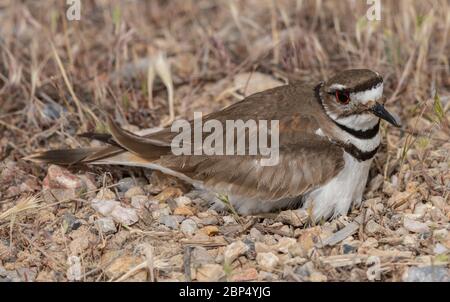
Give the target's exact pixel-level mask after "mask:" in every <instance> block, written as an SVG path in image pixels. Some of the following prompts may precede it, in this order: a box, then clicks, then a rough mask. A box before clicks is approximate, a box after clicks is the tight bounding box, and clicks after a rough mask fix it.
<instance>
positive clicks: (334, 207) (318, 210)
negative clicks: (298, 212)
mask: <svg viewBox="0 0 450 302" xmlns="http://www.w3.org/2000/svg"><path fill="white" fill-rule="evenodd" d="M372 160H373V159H369V160H366V161H363V162H360V161H358V160H357V159H355V158H354V157H353V156H351V155H350V154H348V153H346V152H344V161H345V164H344V168H343V169H342V170H341V171H340V172H339V173H338V175H336V176H335V177H334V178H333V179H331V180H330V181H329V182H328V183H326V184H325V185H323V186H322V187H320V188H318V189H316V190H314V191H312V192H311V193H310V194H309V195H308V196H307V197H306V202H305V204H304V206H303V207H304V208H306V209H309V208H310V207H312V210H313V212H312V213H313V217H314V219H315V220H320V219H321V218H329V217H331V216H333V217H335V216H338V215H346V214H347V212H348V210H349V209H350V206H351V205H352V202H354V203H355V204H360V203H361V200H362V194H363V192H364V188H365V186H366V182H367V177H368V175H369V170H370V165H371V163H372Z"/></svg>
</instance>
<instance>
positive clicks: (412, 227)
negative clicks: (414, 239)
mask: <svg viewBox="0 0 450 302" xmlns="http://www.w3.org/2000/svg"><path fill="white" fill-rule="evenodd" d="M403 226H404V227H405V229H407V230H408V231H410V232H413V233H427V232H429V231H430V228H429V227H428V226H427V225H426V224H425V223H423V222H419V221H416V220H413V219H410V218H408V217H405V218H404V219H403Z"/></svg>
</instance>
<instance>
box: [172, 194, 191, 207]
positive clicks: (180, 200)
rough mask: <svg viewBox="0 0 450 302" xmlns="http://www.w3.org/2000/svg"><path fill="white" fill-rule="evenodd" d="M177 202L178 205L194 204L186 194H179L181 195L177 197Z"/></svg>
mask: <svg viewBox="0 0 450 302" xmlns="http://www.w3.org/2000/svg"><path fill="white" fill-rule="evenodd" d="M175 202H176V203H177V206H178V207H182V206H188V205H190V204H192V200H191V199H190V198H189V197H186V196H179V197H177V198H175Z"/></svg>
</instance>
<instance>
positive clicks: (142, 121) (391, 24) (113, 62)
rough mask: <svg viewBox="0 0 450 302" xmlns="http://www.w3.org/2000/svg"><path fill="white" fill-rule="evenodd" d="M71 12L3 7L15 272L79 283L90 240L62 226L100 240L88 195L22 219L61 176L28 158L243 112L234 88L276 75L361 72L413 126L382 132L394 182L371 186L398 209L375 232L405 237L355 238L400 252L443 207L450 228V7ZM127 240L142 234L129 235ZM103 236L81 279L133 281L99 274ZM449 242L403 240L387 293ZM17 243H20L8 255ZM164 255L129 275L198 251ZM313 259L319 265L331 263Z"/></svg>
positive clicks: (86, 4) (4, 202)
mask: <svg viewBox="0 0 450 302" xmlns="http://www.w3.org/2000/svg"><path fill="white" fill-rule="evenodd" d="M64 4H65V2H64V1H51V0H49V1H24V3H22V2H19V1H12V0H9V1H8V0H0V8H1V9H0V32H1V35H0V58H1V59H0V161H1V163H0V167H1V168H0V268H1V267H2V266H3V267H5V268H7V269H8V270H14V269H16V270H17V269H19V268H24V267H26V268H34V269H35V270H36V274H37V275H38V276H40V277H39V278H38V279H46V278H47V279H50V280H66V279H65V274H66V272H65V270H66V269H67V263H66V262H67V257H68V256H69V254H70V247H69V248H68V245H70V244H71V242H72V241H74V240H75V239H76V238H75V237H74V236H72V237H70V236H69V235H68V234H66V233H64V232H63V231H61V223H62V215H63V213H65V212H70V213H72V214H74V215H75V216H76V217H78V218H80V219H81V218H82V219H84V220H83V221H85V223H83V226H82V228H91V226H90V225H89V223H90V222H89V218H88V217H89V216H92V215H94V214H93V211H92V209H90V207H88V206H85V205H84V204H85V203H86V201H87V200H88V198H87V197H85V195H81V196H78V197H77V198H78V199H77V198H74V199H73V200H72V201H71V202H68V203H66V202H64V203H58V202H56V203H55V205H53V204H52V206H49V207H44V208H42V209H41V208H40V207H39V209H40V211H36V209H33V211H25V212H24V211H22V210H23V209H27V208H29V207H35V206H37V204H36V201H40V202H46V203H47V201H41V200H40V199H36V200H35V199H33V198H28V197H27V196H29V194H33V195H36V194H41V190H42V185H41V183H42V179H43V178H44V176H45V175H46V167H37V166H34V165H30V164H29V163H25V162H23V161H21V160H20V159H21V158H22V157H23V156H25V155H28V154H30V153H32V152H34V151H36V150H46V149H49V148H71V147H78V146H81V145H87V144H89V143H88V142H87V141H85V140H84V139H83V138H80V137H77V136H76V134H79V133H82V132H85V131H94V130H95V131H100V132H102V131H105V125H104V124H103V121H106V117H107V115H112V116H114V118H115V119H116V120H117V121H119V122H120V123H121V124H122V126H123V127H125V128H127V129H129V130H138V129H140V128H141V129H142V128H151V127H157V126H164V125H167V123H169V122H170V121H172V120H173V119H174V118H178V117H188V118H191V117H192V116H193V115H192V112H193V111H199V110H201V111H203V112H205V113H206V112H210V111H214V110H218V109H220V108H222V107H224V106H226V105H228V104H230V103H233V102H235V101H236V100H237V98H236V96H237V94H236V93H235V92H236V91H235V90H236V89H235V87H234V86H235V83H234V82H233V79H234V77H235V76H236V75H238V74H242V73H244V72H251V73H252V72H253V73H254V72H260V73H265V74H269V75H271V76H273V77H274V78H277V79H279V80H282V81H284V80H288V81H318V80H321V79H324V78H328V77H329V76H331V75H332V74H333V73H335V72H336V71H339V70H342V69H346V68H370V69H374V70H376V71H378V72H379V73H380V74H382V75H383V76H384V79H385V94H386V96H387V97H388V101H387V102H388V105H387V106H388V107H389V109H390V111H392V112H394V113H395V114H397V115H398V116H399V117H400V118H401V120H402V123H403V127H402V129H400V130H398V129H394V128H392V127H384V128H383V129H382V131H383V133H384V134H385V138H384V145H383V148H382V150H381V152H380V154H379V155H378V156H377V158H376V160H375V164H374V165H373V169H372V171H371V177H372V179H376V177H377V176H379V177H381V183H379V184H378V186H376V185H375V184H374V185H373V187H372V188H371V189H368V191H367V194H366V196H365V197H366V199H373V198H376V197H379V198H380V203H381V204H383V205H384V210H382V211H381V212H380V211H378V212H377V211H374V212H375V214H376V215H375V218H374V219H375V221H376V222H377V223H378V224H379V225H381V226H383V227H384V228H387V229H389V230H390V232H388V233H389V234H388V235H386V234H384V235H383V236H381V235H376V236H375V235H367V234H365V233H364V232H365V231H364V229H363V230H362V231H361V230H359V232H357V233H356V234H355V235H354V238H355V239H357V240H360V241H361V242H366V241H367V238H369V237H374V238H375V239H376V240H377V241H378V244H379V248H380V249H381V247H383V248H385V249H388V248H387V246H388V245H389V244H391V245H392V242H396V241H395V238H396V236H401V235H402V234H401V232H400V233H399V232H397V233H395V232H396V230H397V228H399V227H398V225H396V224H395V223H394V222H392V221H393V220H392V219H394V220H395V217H396V215H408V214H413V213H415V211H416V208H417V205H418V204H425V205H428V204H429V205H430V207H431V208H429V213H431V214H426V215H425V216H424V218H423V219H425V220H426V219H428V222H429V224H430V225H431V226H432V229H442V228H447V229H448V227H449V224H448V220H449V218H450V217H449V206H448V204H449V195H450V194H449V192H450V172H449V169H450V168H449V167H450V159H449V156H450V154H449V150H450V143H449V138H450V124H449V123H450V114H449V108H450V66H449V64H450V62H449V57H450V56H449V55H450V14H449V11H450V4H449V2H448V1H445V0H443V1H406V0H405V1H382V10H383V11H382V20H381V21H373V22H370V21H368V20H367V18H366V10H367V8H368V7H367V5H366V4H365V1H300V0H299V1H285V0H281V1H271V0H267V1H262V0H248V1H167V2H166V1H100V0H92V1H83V4H82V12H81V21H68V20H67V19H66V18H65V10H66V6H65V5H64ZM244 90H245V89H244ZM240 92H242V93H244V94H245V91H240ZM89 171H90V172H86V170H85V171H84V173H88V174H89V173H90V174H91V176H93V178H94V183H95V185H96V186H97V188H100V187H101V186H110V185H113V184H115V183H116V182H117V181H118V180H119V179H121V178H122V177H123V176H127V175H133V176H134V175H136V176H142V175H148V174H147V173H148V172H144V171H141V170H131V171H128V170H125V169H119V168H117V169H116V168H115V169H111V170H109V171H111V172H110V173H106V172H105V170H104V169H103V170H102V169H97V168H93V169H91V170H89ZM405 192H410V193H411V194H410V195H408V198H406V199H405V198H403V199H402V198H400V197H401V196H400V197H399V195H398V194H400V193H405ZM434 196H437V197H441V198H443V200H444V206H443V208H440V211H441V213H440V214H442V215H443V217H441V216H439V215H440V214H435V216H436V215H438V216H439V217H438V218H436V217H434V216H433V215H434V214H433V213H434V212H433V211H434V210H433V209H434V208H439V207H438V206H437V205H436V204H433V203H432V201H431V197H434ZM27 198H28V199H27ZM23 201H25V204H24V203H23ZM397 201H398V203H397ZM54 202H55V201H54V200H53V203H54ZM355 211H356V212H354V213H355V214H358V213H359V212H358V211H359V210H357V209H356V210H355ZM19 212H21V213H20V214H21V215H18V214H19ZM11 213H12V214H11ZM427 213H428V212H427ZM10 214H11V215H13V216H14V217H15V222H14V225H13V224H12V222H11V220H10V219H11V217H12V216H11V215H10ZM46 215H47V216H46ZM83 215H84V216H83ZM427 215H428V216H427ZM392 217H394V218H392ZM400 217H402V216H400ZM4 218H8V220H6V219H4ZM391 218H392V219H391ZM267 221H269V222H270V220H267ZM267 221H266V222H264V223H269V222H267ZM140 227H142V226H141V225H140ZM12 228H14V229H12ZM262 229H263V228H262ZM264 229H265V230H266V231H267V230H269V229H270V228H264ZM272 229H273V228H272ZM272 229H270V230H272ZM77 231H78V230H77ZM153 231H154V232H155V233H154V234H156V235H154V236H151V238H160V239H154V240H156V241H157V242H159V241H158V240H162V242H165V239H161V238H165V237H164V234H159V233H158V230H156V231H155V230H153V229H151V228H150V227H147V226H145V224H144V227H143V232H142V233H131V232H129V233H128V235H129V237H127V239H124V240H125V242H136V244H137V243H141V242H145V240H147V237H146V235H145V234H146V232H153ZM123 232H127V230H126V229H122V230H120V232H119V233H118V234H121V233H123ZM267 232H269V231H267ZM279 232H280V231H278V233H279ZM247 233H248V232H243V233H242V234H239V235H238V236H237V237H230V238H232V240H234V239H237V238H238V237H239V236H240V237H242V236H246V235H247ZM159 235H161V236H159ZM99 236H100V237H99V238H100V239H98V240H99V241H95V240H93V241H95V244H93V245H92V244H90V245H89V247H90V249H89V250H87V251H84V252H82V253H81V258H82V261H81V266H82V267H83V269H84V272H83V273H82V274H83V276H82V280H92V281H95V280H122V279H123V278H124V276H111V275H108V273H105V267H107V263H106V264H105V263H99V259H100V258H101V257H102V255H103V254H104V252H105V251H106V250H108V248H110V247H111V241H113V242H116V241H117V242H119V241H120V240H122V239H118V237H119V236H118V235H115V236H112V237H111V236H103V235H101V234H100V235H99ZM177 236H178V235H177ZM11 237H13V238H11ZM382 237H383V238H384V239H383V240H385V241H382ZM385 237H387V238H391V241H389V240H388V239H386V238H385ZM49 238H50V239H52V240H50V239H49ZM55 238H56V239H55ZM176 238H178V239H179V237H176ZM176 238H173V239H172V240H175V239H176ZM233 238H234V239H233ZM242 238H243V237H242ZM414 238H416V237H414ZM417 238H418V237H417ZM152 240H153V239H152ZM417 240H419V239H417ZM446 240H447V243H448V242H450V241H449V240H448V239H446ZM45 242H53V243H54V244H55V246H54V247H50V246H46V245H45ZM117 242H116V243H117ZM436 242H437V241H436V240H435V239H433V238H429V240H425V241H423V242H422V241H421V243H420V244H419V245H418V246H416V247H414V248H410V247H402V246H401V245H402V243H401V240H400V243H399V246H398V249H399V250H408V251H410V250H412V251H413V252H412V255H411V256H410V257H409V258H408V257H407V258H408V259H407V261H403V262H401V261H400V262H398V261H397V262H396V260H395V259H397V258H395V257H394V258H392V257H391V258H389V257H388V258H389V260H386V261H385V262H383V266H384V269H385V271H384V272H383V274H382V280H400V279H401V274H402V273H403V271H404V269H405V268H407V267H408V265H413V264H414V263H416V262H417V261H419V262H420V259H419V260H418V258H419V257H424V256H430V257H431V256H432V255H433V252H432V250H433V245H434V244H435V243H436ZM116 243H114V244H116ZM123 243H124V241H122V243H120V244H123ZM172 243H173V242H172ZM117 244H118V245H120V244H119V243H117ZM394 245H395V244H394ZM2 246H7V248H6V252H5V251H3V250H2ZM151 246H152V248H151V250H152V251H151V252H147V253H146V254H145V255H144V257H143V258H139V261H137V262H136V263H134V262H133V263H132V265H131V266H130V269H132V267H134V268H135V269H136V270H141V269H144V270H145V268H147V267H156V266H157V264H156V262H158V261H160V260H155V261H156V262H155V263H153V261H154V260H153V258H154V257H156V258H157V257H161V259H162V258H164V257H166V258H167V257H169V258H170V257H176V256H177V253H178V254H182V253H183V249H182V248H180V246H177V247H176V248H174V250H173V252H174V253H175V254H172V255H169V254H170V253H169V254H167V251H166V250H164V248H162V247H159V246H158V244H156V242H152V244H151ZM153 246H154V247H155V250H154V251H153ZM173 246H175V243H173ZM105 247H107V248H105ZM58 249H60V250H58ZM161 249H162V250H161ZM168 249H170V245H169V246H168ZM218 250H219V253H220V252H221V251H222V250H220V248H218ZM317 253H318V254H319V256H320V257H332V256H333V255H336V253H337V254H339V253H340V252H339V251H337V248H336V247H335V248H334V249H333V248H329V249H328V250H326V249H323V250H319V251H317ZM149 255H150V256H149ZM408 255H409V254H408ZM136 257H137V256H136ZM308 257H310V258H307V259H308V260H311V261H313V262H314V263H316V262H317V261H318V260H317V259H319V258H320V257H319V258H318V257H315V256H314V255H309V256H308ZM363 258H364V257H363ZM400 258H401V257H400ZM102 259H103V258H102ZM383 259H384V258H383ZM393 259H394V260H393ZM446 259H447V260H445V259H444V262H445V261H447V262H448V258H446ZM441 260H442V259H441ZM383 261H384V260H383ZM408 263H409V264H408ZM367 266H368V264H367V265H366V264H364V263H363V264H362V265H360V266H356V268H354V269H352V268H351V267H350V268H346V269H343V268H334V267H333V266H326V265H325V266H321V265H318V266H317V269H318V270H320V271H321V272H322V273H323V274H324V275H325V276H326V277H327V279H328V280H348V278H350V277H351V278H353V279H355V280H367V277H366V276H365V274H364V273H361V272H365V270H364V269H366V268H367ZM294 267H295V266H294ZM154 269H156V268H154ZM232 269H237V268H236V267H234V268H232ZM175 272H177V270H176V269H175ZM0 273H1V270H0ZM134 273H136V272H135V271H133V274H134ZM153 273H154V272H153V269H152V271H151V272H150V274H149V275H150V276H151V278H150V279H151V280H155V278H159V279H164V278H167V279H171V278H175V279H176V278H178V279H180V278H182V277H183V274H180V276H181V277H180V276H178V275H174V276H172V275H170V273H167V272H166V273H165V274H166V275H164V274H162V275H161V273H160V275H159V276H155V275H154V274H153ZM105 274H106V275H105ZM137 274H139V272H138V273H137ZM124 275H125V274H124ZM135 275H136V274H135ZM164 276H165V277H164ZM278 276H279V277H280V278H283V279H289V276H291V277H292V274H290V273H289V272H287V269H285V271H284V272H283V270H282V269H281V272H278ZM0 277H1V275H0ZM125 277H128V275H125ZM292 278H293V279H294V280H296V278H297V277H292Z"/></svg>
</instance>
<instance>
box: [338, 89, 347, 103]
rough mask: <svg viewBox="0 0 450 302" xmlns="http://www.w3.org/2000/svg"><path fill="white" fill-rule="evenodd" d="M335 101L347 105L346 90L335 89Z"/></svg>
mask: <svg viewBox="0 0 450 302" xmlns="http://www.w3.org/2000/svg"><path fill="white" fill-rule="evenodd" d="M336 101H337V102H338V103H340V104H344V105H347V104H348V103H349V102H350V95H349V93H348V92H346V91H339V90H336Z"/></svg>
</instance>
